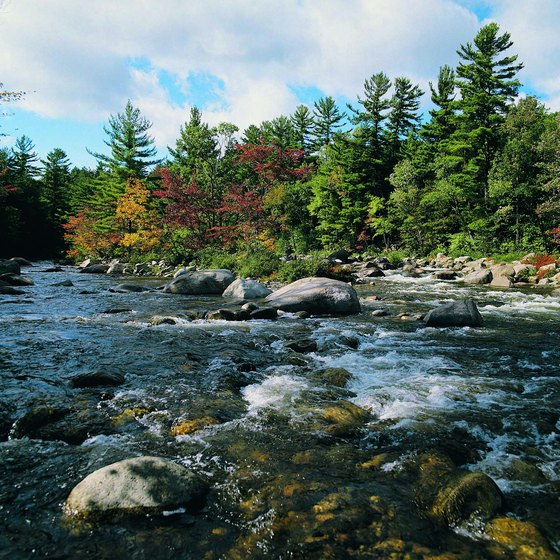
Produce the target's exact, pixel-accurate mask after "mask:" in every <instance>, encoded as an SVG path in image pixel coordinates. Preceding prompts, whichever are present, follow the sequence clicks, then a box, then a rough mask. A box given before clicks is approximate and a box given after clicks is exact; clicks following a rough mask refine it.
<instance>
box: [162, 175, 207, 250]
mask: <svg viewBox="0 0 560 560" xmlns="http://www.w3.org/2000/svg"><path fill="white" fill-rule="evenodd" d="M158 174H159V176H160V179H161V188H160V189H159V190H157V191H155V193H154V194H155V195H156V196H157V197H159V198H161V199H162V200H163V201H164V204H165V206H164V210H163V216H164V218H163V220H164V224H165V225H166V226H167V227H168V228H169V230H170V231H171V232H174V233H176V234H177V236H178V237H179V238H180V239H181V242H182V244H183V245H184V247H185V248H186V249H191V250H196V249H202V248H203V247H205V246H206V244H207V242H208V240H209V236H208V230H209V228H210V227H211V224H212V220H211V213H212V212H213V206H214V204H215V203H214V201H212V200H211V196H210V194H209V193H208V192H205V191H203V190H201V189H200V188H199V186H198V183H197V181H196V176H193V177H192V178H191V180H190V181H187V180H185V179H183V178H181V177H180V176H179V175H178V174H176V173H173V172H172V171H170V170H169V169H168V168H166V167H163V168H161V169H160V170H159V171H158Z"/></svg>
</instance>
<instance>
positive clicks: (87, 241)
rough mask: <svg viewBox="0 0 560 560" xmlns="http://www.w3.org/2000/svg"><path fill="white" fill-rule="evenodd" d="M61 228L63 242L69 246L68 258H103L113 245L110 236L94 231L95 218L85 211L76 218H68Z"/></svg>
mask: <svg viewBox="0 0 560 560" xmlns="http://www.w3.org/2000/svg"><path fill="white" fill-rule="evenodd" d="M62 227H63V229H64V240H65V241H66V242H67V243H68V244H69V245H70V249H69V250H68V256H69V257H71V258H74V259H84V258H86V257H90V256H100V257H104V256H107V255H108V253H109V251H110V249H111V248H112V247H113V245H114V240H113V239H112V238H111V236H110V235H107V234H101V233H99V232H97V231H96V229H95V218H94V217H93V216H92V215H91V214H89V213H88V211H87V210H82V211H81V212H79V213H78V214H77V215H76V216H70V217H69V218H68V222H67V223H66V224H63V225H62Z"/></svg>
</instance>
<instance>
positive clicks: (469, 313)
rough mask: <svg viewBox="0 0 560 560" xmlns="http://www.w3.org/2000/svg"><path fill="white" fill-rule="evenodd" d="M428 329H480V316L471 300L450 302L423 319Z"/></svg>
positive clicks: (433, 310) (430, 312)
mask: <svg viewBox="0 0 560 560" xmlns="http://www.w3.org/2000/svg"><path fill="white" fill-rule="evenodd" d="M424 323H426V326H428V327H481V326H482V315H481V314H480V312H479V311H478V307H477V306H476V303H475V302H474V301H473V300H472V299H464V300H461V301H452V302H450V303H446V304H444V305H440V306H439V307H436V308H435V309H432V310H431V311H429V312H428V313H427V314H426V316H425V317H424Z"/></svg>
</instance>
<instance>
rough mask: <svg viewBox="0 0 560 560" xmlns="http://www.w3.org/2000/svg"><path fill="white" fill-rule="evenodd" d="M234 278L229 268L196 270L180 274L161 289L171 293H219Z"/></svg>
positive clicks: (221, 292)
mask: <svg viewBox="0 0 560 560" xmlns="http://www.w3.org/2000/svg"><path fill="white" fill-rule="evenodd" d="M234 280H235V275H234V274H233V272H231V270H226V269H223V268H217V269H210V270H197V271H196V272H186V273H185V274H180V275H179V276H177V278H174V279H173V280H172V281H171V282H169V284H167V286H165V288H164V289H163V291H164V292H167V293H171V294H190V295H202V294H207V295H221V294H223V292H224V290H225V289H226V288H227V287H228V286H229V285H230V284H231V283H232V282H233V281H234Z"/></svg>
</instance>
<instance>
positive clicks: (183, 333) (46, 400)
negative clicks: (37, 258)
mask: <svg viewBox="0 0 560 560" xmlns="http://www.w3.org/2000/svg"><path fill="white" fill-rule="evenodd" d="M43 265H44V266H43ZM46 267H47V263H40V264H37V265H35V266H34V267H30V268H27V269H25V270H24V274H25V275H27V276H28V277H30V278H32V279H33V281H34V286H31V287H28V288H25V292H26V294H25V295H21V296H0V381H1V393H0V432H1V433H0V435H1V436H2V437H1V438H0V439H1V440H2V441H0V476H1V478H0V557H2V558H4V557H5V558H10V559H17V558H39V557H41V558H43V557H48V558H117V559H118V558H149V559H150V560H160V559H168V558H169V559H171V558H179V559H182V558H194V559H196V558H204V559H218V558H240V559H241V558H403V559H404V558H412V559H413V558H434V559H435V558H441V559H444V558H446V559H459V558H461V559H462V558H465V559H467V558H508V557H510V556H508V555H507V553H504V552H503V550H502V549H500V550H501V552H500V551H498V552H496V550H495V549H494V548H493V544H492V542H491V539H489V537H488V536H486V535H485V533H484V531H483V525H482V522H480V523H477V522H476V520H475V521H472V520H471V522H470V523H468V524H457V525H456V526H452V527H442V526H440V525H438V524H437V523H433V520H430V519H429V518H428V517H426V516H425V515H423V514H422V512H421V511H420V510H419V509H418V507H417V503H416V502H415V499H414V496H415V494H414V492H415V484H416V482H415V480H414V477H412V476H411V475H410V473H409V472H408V471H407V468H406V465H407V461H410V460H411V458H414V457H415V456H418V455H419V454H421V453H424V452H426V451H427V450H437V451H438V452H443V453H445V454H446V455H447V456H449V457H451V459H452V460H453V461H454V463H455V464H456V465H457V466H458V467H461V468H463V469H468V470H472V471H478V472H483V473H485V474H487V475H488V476H490V477H491V478H492V479H493V480H494V481H495V482H496V484H497V485H498V486H499V488H500V489H501V491H502V492H503V493H504V496H505V506H504V511H503V512H502V513H501V514H500V515H505V516H509V517H510V518H512V519H518V520H522V521H529V522H531V523H533V524H534V525H536V527H537V528H538V530H539V531H540V533H542V534H543V535H544V536H545V537H546V538H547V540H548V542H549V543H550V544H551V545H552V547H553V548H554V547H555V548H556V550H557V551H558V549H559V547H560V503H559V498H558V495H559V490H560V480H559V479H560V446H559V435H558V434H560V422H559V410H560V371H559V370H560V346H559V344H558V340H559V335H560V298H556V297H553V296H550V295H548V294H546V293H542V292H538V291H536V290H534V289H527V290H523V291H521V290H492V289H489V288H487V287H485V288H467V287H465V286H461V285H460V284H459V283H455V282H438V281H435V280H432V279H429V278H407V277H404V276H402V275H401V274H397V273H395V274H392V275H390V276H387V277H385V278H381V279H379V280H378V281H376V284H375V285H373V286H367V287H366V286H362V287H358V288H357V289H358V292H359V295H360V298H361V301H362V313H361V314H360V315H356V316H351V317H345V318H311V319H300V318H298V317H297V316H295V315H290V314H286V315H284V316H282V317H280V318H279V319H278V320H276V321H264V320H263V321H246V322H224V321H205V320H203V319H199V318H197V317H198V316H200V314H199V312H201V311H204V310H212V309H218V308H219V307H223V306H224V300H223V299H222V298H217V297H216V298H213V297H193V296H180V295H173V294H164V293H162V292H161V291H158V290H156V289H155V288H157V287H158V286H159V285H160V284H161V283H162V281H161V279H153V278H152V279H142V278H133V279H132V278H128V279H124V280H122V279H115V278H114V277H108V276H106V275H87V274H78V272H77V271H76V270H75V269H72V268H69V267H68V268H64V269H63V270H62V271H60V272H45V271H44V270H45V268H46ZM64 280H70V281H71V282H72V285H70V286H60V285H57V284H60V283H61V282H62V281H64ZM121 281H127V282H134V283H136V284H142V285H144V286H145V287H147V288H150V290H149V291H146V292H141V293H112V292H110V291H109V288H111V287H113V286H115V285H116V284H118V283H119V282H121ZM372 296H378V299H375V298H373V297H372ZM464 297H472V298H474V299H475V300H476V301H477V303H478V306H479V309H480V311H481V313H482V315H483V318H484V327H483V328H478V329H474V328H444V329H435V328H426V327H424V326H423V323H422V322H421V321H415V320H412V319H413V316H414V315H415V314H423V313H425V312H427V311H428V310H429V309H431V308H433V307H435V306H436V305H438V304H440V303H444V302H448V301H452V300H455V299H458V298H464ZM226 304H229V305H232V303H231V302H229V303H228V302H226ZM377 309H386V310H387V311H388V312H389V315H388V316H386V317H375V316H372V312H373V311H375V310H377ZM402 312H406V313H408V314H409V315H406V316H404V317H403V318H400V317H399V314H400V313H402ZM162 316H163V317H167V318H173V324H169V323H171V321H169V322H161V321H154V317H162ZM156 323H159V324H156ZM293 340H312V341H315V343H316V344H317V350H316V351H312V352H308V353H304V354H302V353H297V352H294V351H293V350H290V349H289V348H288V347H287V346H286V344H287V343H288V342H289V341H293ZM328 368H344V369H345V370H347V371H348V372H350V373H351V374H352V377H351V379H350V381H349V382H348V384H347V385H346V387H339V386H336V385H337V384H334V385H333V384H331V383H326V382H325V380H324V375H322V373H324V372H325V370H327V371H329V370H328ZM99 371H105V372H109V373H112V374H122V375H123V376H124V379H125V382H124V384H122V385H120V386H116V387H100V388H75V387H73V385H72V383H71V379H72V377H73V376H76V375H78V374H82V373H88V372H99ZM330 371H334V372H335V373H336V372H337V371H338V370H330ZM338 385H342V383H338ZM348 401H349V402H351V403H353V404H355V405H358V406H360V407H362V408H363V409H365V410H367V411H368V412H369V416H367V418H365V419H364V418H362V419H361V421H360V422H358V423H356V422H354V423H353V422H352V413H351V414H350V417H351V418H350V420H351V421H349V422H346V423H345V420H344V419H348V418H347V416H344V410H350V411H351V412H352V411H354V412H355V410H356V409H355V408H348V407H351V405H348ZM340 403H344V406H346V409H342V410H341V409H340V406H339V405H340ZM337 406H339V408H338V409H337ZM357 410H359V409H357ZM326 411H334V412H332V413H327V412H326ZM337 411H338V412H337ZM329 414H330V416H329ZM358 416H359V415H358ZM340 418H342V419H343V420H342V421H340ZM188 421H195V422H198V424H197V426H198V427H200V428H201V429H198V430H196V431H192V430H191V429H185V427H184V426H185V425H188ZM186 423H187V424H186ZM181 426H183V427H181ZM140 455H158V456H162V457H166V458H169V459H172V460H174V461H176V462H177V463H179V464H182V465H184V466H186V467H188V468H191V469H193V470H194V471H196V472H197V473H198V474H200V476H202V477H203V478H205V479H206V480H207V481H208V482H209V485H210V487H211V491H210V494H209V496H208V500H207V505H206V507H205V509H204V510H203V511H202V512H201V513H199V514H197V515H188V514H186V513H184V512H182V511H178V512H168V514H166V515H163V516H146V517H143V518H135V519H128V520H126V519H125V520H120V521H104V522H96V523H85V522H77V521H76V520H73V519H72V518H69V517H67V516H66V515H65V514H64V511H63V503H64V500H65V499H66V498H67V496H68V494H69V492H70V490H71V489H72V488H73V487H74V486H75V485H76V484H77V483H78V482H79V481H80V480H82V479H83V478H84V477H85V476H87V475H88V474H89V473H91V472H93V471H94V470H96V469H98V468H101V467H103V466H105V465H108V464H110V463H112V462H115V461H119V460H122V459H126V458H130V457H135V456H140ZM376 461H377V462H376ZM500 554H503V555H501V556H500ZM551 554H553V553H552V552H551ZM513 557H514V556H513V553H512V556H511V558H513ZM518 557H519V558H525V557H527V558H529V557H530V558H533V556H518ZM537 557H538V556H534V558H537Z"/></svg>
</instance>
